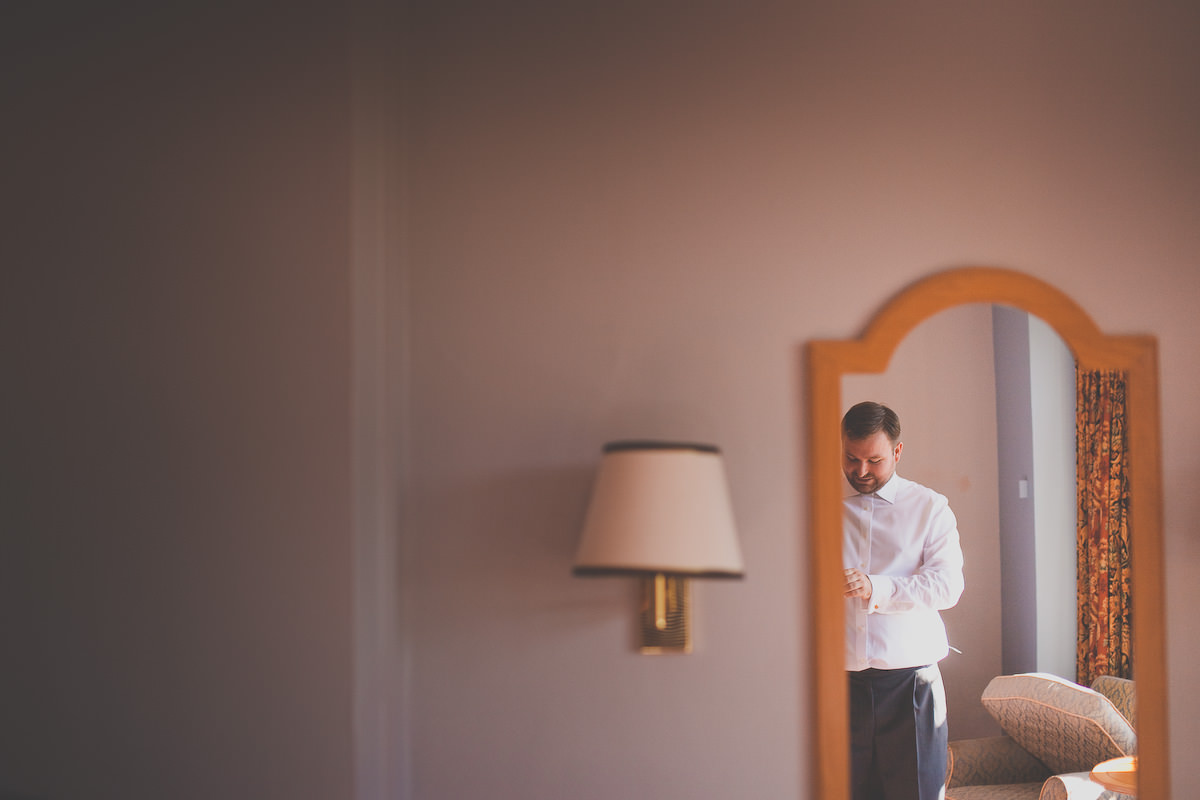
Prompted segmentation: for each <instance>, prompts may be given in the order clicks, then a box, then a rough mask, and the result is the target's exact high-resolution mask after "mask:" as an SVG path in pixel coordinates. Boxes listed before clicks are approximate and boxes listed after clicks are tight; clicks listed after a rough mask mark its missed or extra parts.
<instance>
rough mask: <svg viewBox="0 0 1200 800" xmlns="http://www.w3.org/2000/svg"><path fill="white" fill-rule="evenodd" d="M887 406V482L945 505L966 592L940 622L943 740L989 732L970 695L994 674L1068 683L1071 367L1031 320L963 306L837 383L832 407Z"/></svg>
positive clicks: (1072, 619) (1066, 353)
mask: <svg viewBox="0 0 1200 800" xmlns="http://www.w3.org/2000/svg"><path fill="white" fill-rule="evenodd" d="M860 400H877V401H880V402H883V403H884V404H886V405H888V406H891V407H892V408H893V409H894V410H896V412H897V413H898V414H899V415H900V420H901V423H902V425H903V433H902V437H901V438H902V439H903V440H904V442H905V446H904V454H903V457H902V458H901V461H900V464H899V468H898V472H899V474H901V475H903V476H904V477H906V478H910V479H912V480H915V481H917V482H918V483H923V484H925V485H927V486H930V487H932V488H934V489H935V490H937V491H939V492H941V493H942V494H945V495H946V496H947V497H948V498H949V499H950V506H951V508H953V509H954V512H955V515H956V516H957V518H958V521H959V533H960V538H961V541H962V547H963V553H964V556H965V566H964V577H965V582H966V587H967V588H966V590H965V591H964V593H963V596H962V598H961V599H960V600H959V602H958V605H957V606H955V608H953V609H950V610H948V611H945V612H943V613H942V618H943V620H944V621H945V623H946V628H947V632H948V635H949V639H950V644H951V646H952V647H953V648H954V651H952V652H951V654H950V655H949V656H948V657H947V658H946V659H945V660H944V661H942V662H941V670H942V675H943V677H944V678H945V687H946V695H947V706H948V717H949V727H950V736H951V738H953V739H965V738H974V737H982V736H997V735H1000V733H1001V731H1000V728H999V726H998V725H997V724H996V722H995V720H993V719H992V717H991V715H990V714H988V713H987V711H986V709H984V707H983V705H982V703H980V701H979V698H980V695H981V694H982V693H983V690H984V688H985V687H986V686H987V684H988V681H990V680H991V679H992V678H993V677H994V676H996V675H1001V674H1013V673H1016V672H1032V671H1038V672H1050V673H1053V674H1055V675H1061V676H1062V677H1064V678H1067V679H1070V680H1074V678H1075V631H1076V608H1075V606H1076V602H1077V601H1076V596H1075V571H1076V563H1075V562H1076V559H1075V548H1076V544H1075V538H1076V534H1075V526H1076V522H1075V516H1076V507H1075V503H1076V499H1075V492H1076V488H1075V361H1074V357H1073V356H1072V355H1071V352H1070V350H1069V349H1068V348H1067V346H1066V343H1065V342H1063V341H1062V339H1061V338H1060V337H1059V336H1058V335H1057V334H1056V333H1055V332H1054V330H1053V329H1052V328H1051V327H1050V326H1049V325H1047V324H1046V323H1045V322H1044V321H1043V320H1041V319H1039V318H1037V317H1035V316H1032V315H1030V314H1027V313H1025V312H1024V311H1021V310H1019V309H1014V308H1009V307H1006V306H996V305H991V304H985V303H974V304H967V305H962V306H957V307H955V308H951V309H948V310H946V311H942V312H939V313H937V314H935V315H934V316H932V317H930V318H929V319H927V320H925V321H924V322H922V323H921V324H920V325H918V326H917V327H916V328H914V329H913V331H912V332H910V333H909V334H908V335H907V336H906V337H905V338H904V341H903V342H901V344H900V346H899V347H898V348H897V349H896V352H895V354H894V355H893V356H892V359H891V361H890V362H889V364H888V369H887V371H886V372H884V373H881V374H877V375H861V374H850V375H845V376H843V378H842V411H845V410H846V409H848V408H849V407H850V406H851V405H853V404H854V403H856V402H858V401H860Z"/></svg>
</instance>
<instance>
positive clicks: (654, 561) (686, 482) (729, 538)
mask: <svg viewBox="0 0 1200 800" xmlns="http://www.w3.org/2000/svg"><path fill="white" fill-rule="evenodd" d="M630 573H636V574H643V573H663V574H668V575H681V576H685V577H706V578H740V577H741V576H742V573H743V565H742V553H741V549H740V548H739V547H738V541H737V533H736V531H735V529H734V523H733V511H732V508H731V506H730V502H729V490H728V487H727V485H726V481H725V468H724V466H723V464H722V461H721V453H720V450H718V449H717V448H716V447H714V446H712V445H705V444H683V443H674V442H645V441H637V442H629V441H625V442H611V443H609V444H607V445H605V447H604V458H603V459H602V461H601V462H600V469H599V472H598V474H597V476H596V483H595V486H594V488H593V490H592V497H591V502H590V503H589V505H588V510H587V517H586V519H585V522H584V526H583V536H582V537H581V539H580V542H579V551H578V553H577V554H576V557H575V574H576V575H597V574H600V575H603V574H630Z"/></svg>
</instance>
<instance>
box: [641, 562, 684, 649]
mask: <svg viewBox="0 0 1200 800" xmlns="http://www.w3.org/2000/svg"><path fill="white" fill-rule="evenodd" d="M690 611H691V587H690V586H689V585H688V580H687V578H679V577H675V576H672V575H664V574H662V573H661V572H660V573H656V574H654V575H650V576H647V577H646V578H645V580H644V581H643V582H642V609H641V614H640V616H639V620H638V622H639V633H640V638H641V642H640V649H641V651H642V652H643V653H646V654H651V655H662V654H666V653H690V652H692V617H691V613H690Z"/></svg>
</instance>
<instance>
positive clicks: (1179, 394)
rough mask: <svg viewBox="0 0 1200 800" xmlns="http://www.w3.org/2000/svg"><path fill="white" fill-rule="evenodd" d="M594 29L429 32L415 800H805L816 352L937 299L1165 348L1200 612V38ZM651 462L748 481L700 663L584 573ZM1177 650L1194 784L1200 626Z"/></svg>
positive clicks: (1080, 23) (909, 23)
mask: <svg viewBox="0 0 1200 800" xmlns="http://www.w3.org/2000/svg"><path fill="white" fill-rule="evenodd" d="M572 6H573V7H572V9H571V10H566V9H565V8H564V7H563V6H562V5H561V4H550V3H545V4H523V5H521V6H519V7H517V8H514V7H513V6H512V5H511V4H510V5H506V6H503V7H495V8H493V7H492V6H490V5H487V4H482V3H476V4H462V5H459V6H453V5H447V4H443V3H438V4H433V3H429V4H421V6H420V7H418V8H417V9H416V10H415V12H414V17H415V20H414V22H415V27H414V41H415V42H416V45H417V50H416V51H415V54H414V61H415V64H416V71H415V72H414V80H413V82H412V85H413V87H414V88H413V92H414V93H413V99H412V103H411V106H410V108H411V109H412V117H411V119H412V136H411V140H410V141H411V145H410V149H409V163H410V164H411V169H412V181H411V184H410V187H411V196H412V197H413V198H414V208H413V214H412V217H411V220H410V222H411V230H412V238H411V250H410V259H411V261H410V271H409V275H410V278H411V290H412V311H411V319H410V322H411V331H412V338H411V344H412V359H413V360H412V373H411V380H412V395H411V398H412V407H411V437H410V441H411V450H410V454H411V461H412V463H413V465H414V470H415V472H414V477H413V481H412V484H411V487H410V491H411V504H410V507H411V509H412V517H411V528H410V531H409V532H408V534H407V535H408V536H409V537H410V539H409V542H410V547H411V553H410V558H409V560H408V562H407V563H406V572H405V575H406V576H407V577H406V580H407V582H408V584H407V585H408V592H409V594H408V595H407V597H408V599H409V604H410V610H411V614H412V616H411V620H412V621H411V628H410V634H411V636H410V642H411V646H412V653H413V662H412V671H411V673H409V675H410V677H411V681H412V692H411V714H410V716H409V721H410V724H411V726H412V731H413V740H414V744H413V750H412V761H413V771H412V780H413V787H414V791H413V795H412V796H413V797H416V798H436V797H484V796H492V797H494V796H501V797H522V798H535V797H536V798H552V797H564V796H571V797H576V798H597V799H599V798H610V797H617V796H622V797H652V796H654V797H686V796H697V797H735V796H736V797H797V796H800V797H804V796H806V794H807V783H806V780H807V778H806V776H807V775H808V774H809V766H810V765H809V764H808V762H807V753H808V750H809V746H810V745H811V743H812V741H813V739H814V737H815V736H816V735H819V732H813V731H810V730H808V728H807V723H806V720H807V714H808V703H807V699H806V697H805V694H804V692H805V691H806V687H807V685H808V680H809V669H808V664H809V662H810V657H811V656H810V652H809V649H808V645H807V639H806V637H807V624H806V622H805V615H804V612H803V605H802V599H803V598H804V597H805V592H806V589H807V579H806V577H805V566H804V563H803V553H804V549H805V548H804V546H803V545H804V537H805V536H806V535H807V533H806V530H805V527H804V520H805V519H806V513H807V509H806V499H805V496H804V493H803V489H804V486H805V481H806V479H807V477H808V476H807V475H806V467H805V466H804V464H803V463H802V461H801V454H802V453H803V450H802V447H803V444H804V442H805V441H806V432H805V431H804V429H803V427H802V426H801V425H800V424H799V419H801V417H800V412H801V410H802V408H803V403H804V399H803V398H804V394H803V392H804V386H803V382H802V378H801V375H800V373H799V369H798V357H799V348H800V346H801V344H802V343H803V342H804V341H806V340H808V339H811V338H814V337H825V338H828V337H834V338H841V337H847V336H852V335H856V334H857V333H858V332H859V331H860V330H861V328H862V326H863V324H864V322H865V321H866V320H867V319H868V318H869V316H870V315H871V314H872V313H873V312H874V311H875V310H876V309H878V308H879V307H880V305H881V304H882V303H883V302H884V301H885V300H886V299H887V298H889V297H890V296H891V295H893V294H894V293H895V292H897V291H898V290H899V289H901V288H902V287H904V286H905V285H907V284H908V283H910V282H911V281H913V280H914V279H916V278H918V277H920V276H922V275H925V274H927V273H929V272H931V271H933V270H936V269H941V268H944V267H947V266H952V265H962V264H976V263H982V264H995V265H1000V266H1008V267H1014V268H1017V269H1021V270H1024V271H1026V272H1029V273H1031V274H1033V275H1036V276H1038V277H1041V278H1043V279H1046V280H1048V281H1050V282H1051V283H1053V284H1055V285H1057V286H1058V287H1060V288H1062V289H1064V290H1065V291H1067V292H1068V293H1069V294H1071V295H1072V296H1073V297H1074V298H1075V299H1076V300H1077V301H1078V302H1079V303H1080V305H1082V307H1083V308H1085V309H1087V310H1088V311H1090V312H1091V313H1092V314H1093V315H1094V316H1095V318H1096V319H1097V320H1099V321H1100V323H1101V325H1102V327H1103V328H1104V330H1105V331H1107V332H1111V333H1131V332H1149V333H1153V334H1156V335H1157V336H1159V338H1160V342H1161V346H1162V371H1163V406H1164V412H1165V418H1166V420H1167V421H1168V424H1167V426H1166V429H1167V437H1166V442H1165V459H1166V464H1165V467H1166V469H1165V474H1166V475H1167V481H1168V485H1167V487H1166V488H1167V492H1166V497H1167V501H1166V502H1167V507H1166V520H1167V525H1168V530H1167V548H1168V555H1169V556H1170V558H1169V563H1170V571H1169V573H1168V575H1167V576H1166V577H1167V584H1166V590H1167V592H1168V600H1169V603H1168V606H1169V607H1170V608H1172V609H1177V608H1181V607H1186V598H1187V597H1188V592H1189V590H1190V587H1191V586H1193V585H1194V584H1195V582H1196V579H1197V578H1198V577H1200V575H1198V574H1197V573H1198V572H1200V546H1198V544H1197V543H1198V542H1200V538H1197V537H1196V536H1195V535H1193V534H1192V532H1191V524H1190V521H1191V520H1193V519H1195V518H1196V516H1197V512H1200V508H1198V504H1200V499H1197V498H1198V497H1200V495H1197V493H1195V492H1193V491H1191V489H1190V487H1189V483H1190V481H1191V480H1192V478H1191V476H1192V475H1193V474H1195V472H1196V469H1197V466H1200V465H1197V464H1196V463H1195V457H1194V455H1193V453H1194V452H1195V450H1196V447H1195V443H1196V441H1197V439H1198V434H1200V430H1198V427H1200V422H1198V421H1197V419H1196V415H1195V414H1194V413H1192V406H1193V405H1194V398H1195V397H1196V396H1197V394H1198V390H1200V386H1198V385H1197V384H1198V382H1200V381H1198V379H1197V377H1196V369H1195V368H1196V356H1195V352H1194V347H1193V343H1194V342H1195V341H1196V340H1197V336H1198V334H1200V329H1198V323H1197V317H1196V315H1195V314H1194V306H1195V303H1196V299H1197V296H1198V290H1200V277H1198V275H1197V270H1196V264H1197V261H1198V259H1200V240H1198V239H1197V237H1196V233H1195V220H1196V217H1197V211H1198V210H1200V209H1198V208H1197V197H1198V196H1200V195H1198V193H1197V186H1198V185H1200V169H1198V167H1200V161H1198V159H1200V156H1198V155H1197V150H1196V147H1195V142H1196V141H1200V107H1198V106H1197V105H1196V104H1195V103H1194V102H1193V99H1194V86H1195V76H1196V75H1197V74H1200V54H1198V51H1197V49H1196V48H1195V47H1194V45H1193V42H1194V37H1195V34H1196V32H1197V25H1198V24H1200V16H1198V14H1197V12H1195V11H1191V10H1183V9H1181V8H1175V9H1169V8H1166V7H1164V6H1162V5H1157V6H1154V7H1153V8H1151V7H1146V6H1138V7H1133V6H1127V7H1122V8H1116V9H1114V8H1111V7H1105V8H1099V7H1097V6H1095V5H1094V4H1090V5H1083V4H1079V5H1071V4H1066V5H1064V4H1055V5H1052V6H1046V5H1045V4H1041V5H1035V4H1020V5H1013V4H1003V5H994V4H993V5H980V4H971V5H963V4H933V5H930V4H923V5H922V6H921V7H920V10H915V9H913V8H911V7H905V8H904V9H899V8H895V7H889V6H886V5H880V4H872V5H870V6H865V5H851V6H845V5H842V6H837V7H833V6H827V5H825V4H820V5H818V4H812V5H810V6H809V7H804V8H793V9H791V10H784V9H780V8H778V7H775V6H767V5H766V4H759V5H756V6H754V7H747V6H745V5H743V4H739V5H736V6H735V5H734V4H709V5H706V6H700V7H697V6H696V5H695V4H689V5H687V6H686V7H679V8H672V9H667V8H664V7H661V6H659V7H657V8H655V7H652V6H647V5H646V4H638V5H636V6H633V7H629V6H623V7H616V6H612V5H611V4H596V5H595V6H593V7H592V8H591V9H590V10H587V11H580V10H579V9H578V4H572ZM626 436H664V437H686V438H694V439H700V440H711V441H714V442H717V443H719V444H720V445H721V446H722V447H723V448H724V449H725V452H726V457H727V460H728V468H729V474H730V479H731V483H732V491H733V499H734V504H735V509H736V511H737V513H738V519H739V523H740V527H741V536H742V543H743V547H744V549H745V555H746V561H747V578H746V580H745V581H744V582H742V583H738V584H715V583H709V584H702V585H700V586H699V587H698V588H697V605H698V606H699V613H698V628H699V629H698V632H697V636H698V640H699V641H698V646H697V653H696V654H695V655H693V656H691V657H689V658H679V659H650V658H645V657H640V656H637V655H635V654H634V653H633V652H632V651H631V647H630V636H631V633H630V627H631V625H632V618H633V610H634V602H635V601H634V597H633V589H632V587H631V586H630V585H629V584H628V583H627V582H625V581H621V580H583V579H576V578H572V577H571V576H570V574H569V566H570V561H571V556H572V552H573V548H574V546H575V541H576V536H577V535H578V526H579V522H580V518H581V515H582V512H583V506H584V502H585V499H586V494H587V490H588V485H589V484H588V482H589V479H590V478H591V475H592V470H593V469H594V467H595V464H596V461H597V459H598V454H599V450H600V446H601V444H602V443H603V442H604V441H606V440H608V439H612V438H617V437H626ZM830 468H831V469H833V468H835V467H833V466H831V467H830ZM1169 624H1170V630H1171V646H1172V649H1171V652H1170V659H1171V661H1170V675H1171V682H1172V689H1173V691H1174V693H1175V696H1174V708H1173V711H1174V714H1175V716H1174V717H1173V719H1172V731H1173V734H1174V736H1175V739H1176V748H1177V749H1176V753H1177V760H1176V765H1175V774H1176V776H1177V777H1176V784H1177V785H1179V786H1182V785H1185V780H1184V778H1185V776H1186V773H1187V769H1186V763H1185V762H1186V753H1187V752H1188V750H1189V748H1190V747H1191V745H1193V744H1194V743H1196V742H1197V741H1200V722H1197V721H1196V720H1200V713H1198V712H1200V705H1198V703H1200V701H1197V700H1196V699H1195V698H1196V697H1197V694H1196V693H1195V692H1192V691H1190V690H1189V687H1190V686H1191V685H1192V684H1194V683H1195V681H1196V679H1197V677H1200V675H1198V674H1197V668H1196V667H1195V666H1194V664H1196V663H1198V659H1197V656H1198V655H1200V652H1198V651H1197V648H1196V645H1195V644H1194V643H1195V642H1196V641H1198V640H1200V636H1197V634H1198V633H1200V631H1198V630H1197V629H1196V623H1194V622H1192V621H1190V619H1189V618H1187V617H1186V615H1173V616H1172V617H1171V618H1170V620H1169Z"/></svg>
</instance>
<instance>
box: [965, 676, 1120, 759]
mask: <svg viewBox="0 0 1200 800" xmlns="http://www.w3.org/2000/svg"><path fill="white" fill-rule="evenodd" d="M982 701H983V706H984V708H986V709H987V710H988V713H990V714H991V715H992V717H993V718H995V720H996V722H998V723H1000V728H1001V729H1002V730H1003V731H1004V732H1005V733H1006V734H1008V735H1009V736H1011V737H1012V738H1013V739H1014V740H1016V742H1017V744H1019V745H1021V747H1024V748H1025V749H1026V750H1028V751H1029V752H1030V753H1031V754H1033V755H1034V756H1035V757H1036V758H1038V759H1040V760H1041V761H1042V763H1044V764H1045V765H1046V766H1048V767H1050V769H1051V771H1052V772H1056V773H1058V772H1086V771H1088V770H1090V769H1091V768H1092V767H1094V766H1095V765H1097V764H1099V763H1100V762H1101V761H1105V760H1107V759H1110V758H1117V757H1118V756H1125V755H1132V754H1133V753H1134V751H1135V749H1136V746H1137V737H1136V735H1135V734H1134V732H1133V727H1132V726H1130V724H1129V721H1128V720H1127V719H1125V717H1124V716H1122V715H1121V712H1120V711H1118V710H1117V709H1116V707H1115V706H1114V705H1113V703H1112V701H1111V700H1109V699H1108V698H1107V697H1105V696H1104V695H1102V694H1100V693H1099V692H1097V691H1095V690H1094V689H1088V688H1086V687H1084V686H1080V685H1079V684H1076V683H1072V682H1070V681H1068V680H1065V679H1063V678H1060V677H1058V676H1057V675H1049V674H1046V673H1040V672H1032V673H1025V674H1022V675H1000V676H998V677H995V678H992V681H991V683H989V684H988V685H987V688H986V689H984V690H983V697H982Z"/></svg>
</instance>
